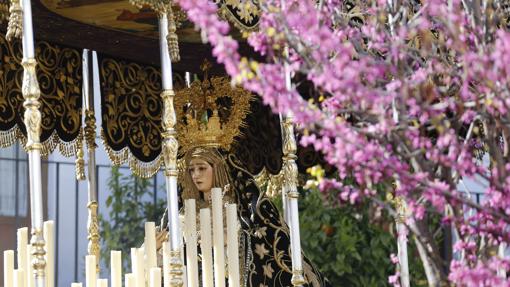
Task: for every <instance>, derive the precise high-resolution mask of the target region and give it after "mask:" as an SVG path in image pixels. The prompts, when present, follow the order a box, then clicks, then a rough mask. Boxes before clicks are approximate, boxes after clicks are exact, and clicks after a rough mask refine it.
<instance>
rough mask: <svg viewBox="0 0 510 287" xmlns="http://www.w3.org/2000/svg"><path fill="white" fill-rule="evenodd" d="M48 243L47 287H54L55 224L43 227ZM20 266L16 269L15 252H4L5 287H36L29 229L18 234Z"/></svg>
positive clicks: (51, 222) (22, 229)
mask: <svg viewBox="0 0 510 287" xmlns="http://www.w3.org/2000/svg"><path fill="white" fill-rule="evenodd" d="M43 235H44V241H45V243H46V246H45V250H46V256H45V260H46V270H45V274H46V286H54V276H55V267H54V266H55V265H54V263H55V242H54V238H55V235H54V222H53V221H46V222H44V225H43ZM17 248H18V249H17V252H16V253H17V257H18V266H17V268H16V269H15V268H14V250H6V251H4V285H3V286H4V287H34V286H35V277H34V274H33V272H32V245H31V244H28V228H26V227H23V228H20V229H18V232H17Z"/></svg>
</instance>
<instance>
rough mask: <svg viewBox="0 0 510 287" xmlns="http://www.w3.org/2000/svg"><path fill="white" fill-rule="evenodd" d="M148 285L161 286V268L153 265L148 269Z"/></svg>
mask: <svg viewBox="0 0 510 287" xmlns="http://www.w3.org/2000/svg"><path fill="white" fill-rule="evenodd" d="M149 286H150V287H161V268H157V267H153V268H151V269H150V278H149Z"/></svg>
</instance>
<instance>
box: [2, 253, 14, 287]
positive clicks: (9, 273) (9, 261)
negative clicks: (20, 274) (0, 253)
mask: <svg viewBox="0 0 510 287" xmlns="http://www.w3.org/2000/svg"><path fill="white" fill-rule="evenodd" d="M13 277H14V251H13V250H5V251H4V287H14V278H13Z"/></svg>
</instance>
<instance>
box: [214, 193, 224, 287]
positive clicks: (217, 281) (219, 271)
mask: <svg viewBox="0 0 510 287" xmlns="http://www.w3.org/2000/svg"><path fill="white" fill-rule="evenodd" d="M211 193H212V209H213V250H214V286H216V287H224V286H225V241H224V240H223V235H224V232H225V231H224V229H223V202H222V201H223V200H222V198H221V188H213V189H212V190H211Z"/></svg>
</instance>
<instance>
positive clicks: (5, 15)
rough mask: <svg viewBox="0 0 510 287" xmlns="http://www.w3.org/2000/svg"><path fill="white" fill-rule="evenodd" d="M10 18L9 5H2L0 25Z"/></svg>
mask: <svg viewBox="0 0 510 287" xmlns="http://www.w3.org/2000/svg"><path fill="white" fill-rule="evenodd" d="M7 18H9V5H7V4H6V3H0V24H2V23H3V22H4V21H5V20H7Z"/></svg>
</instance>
